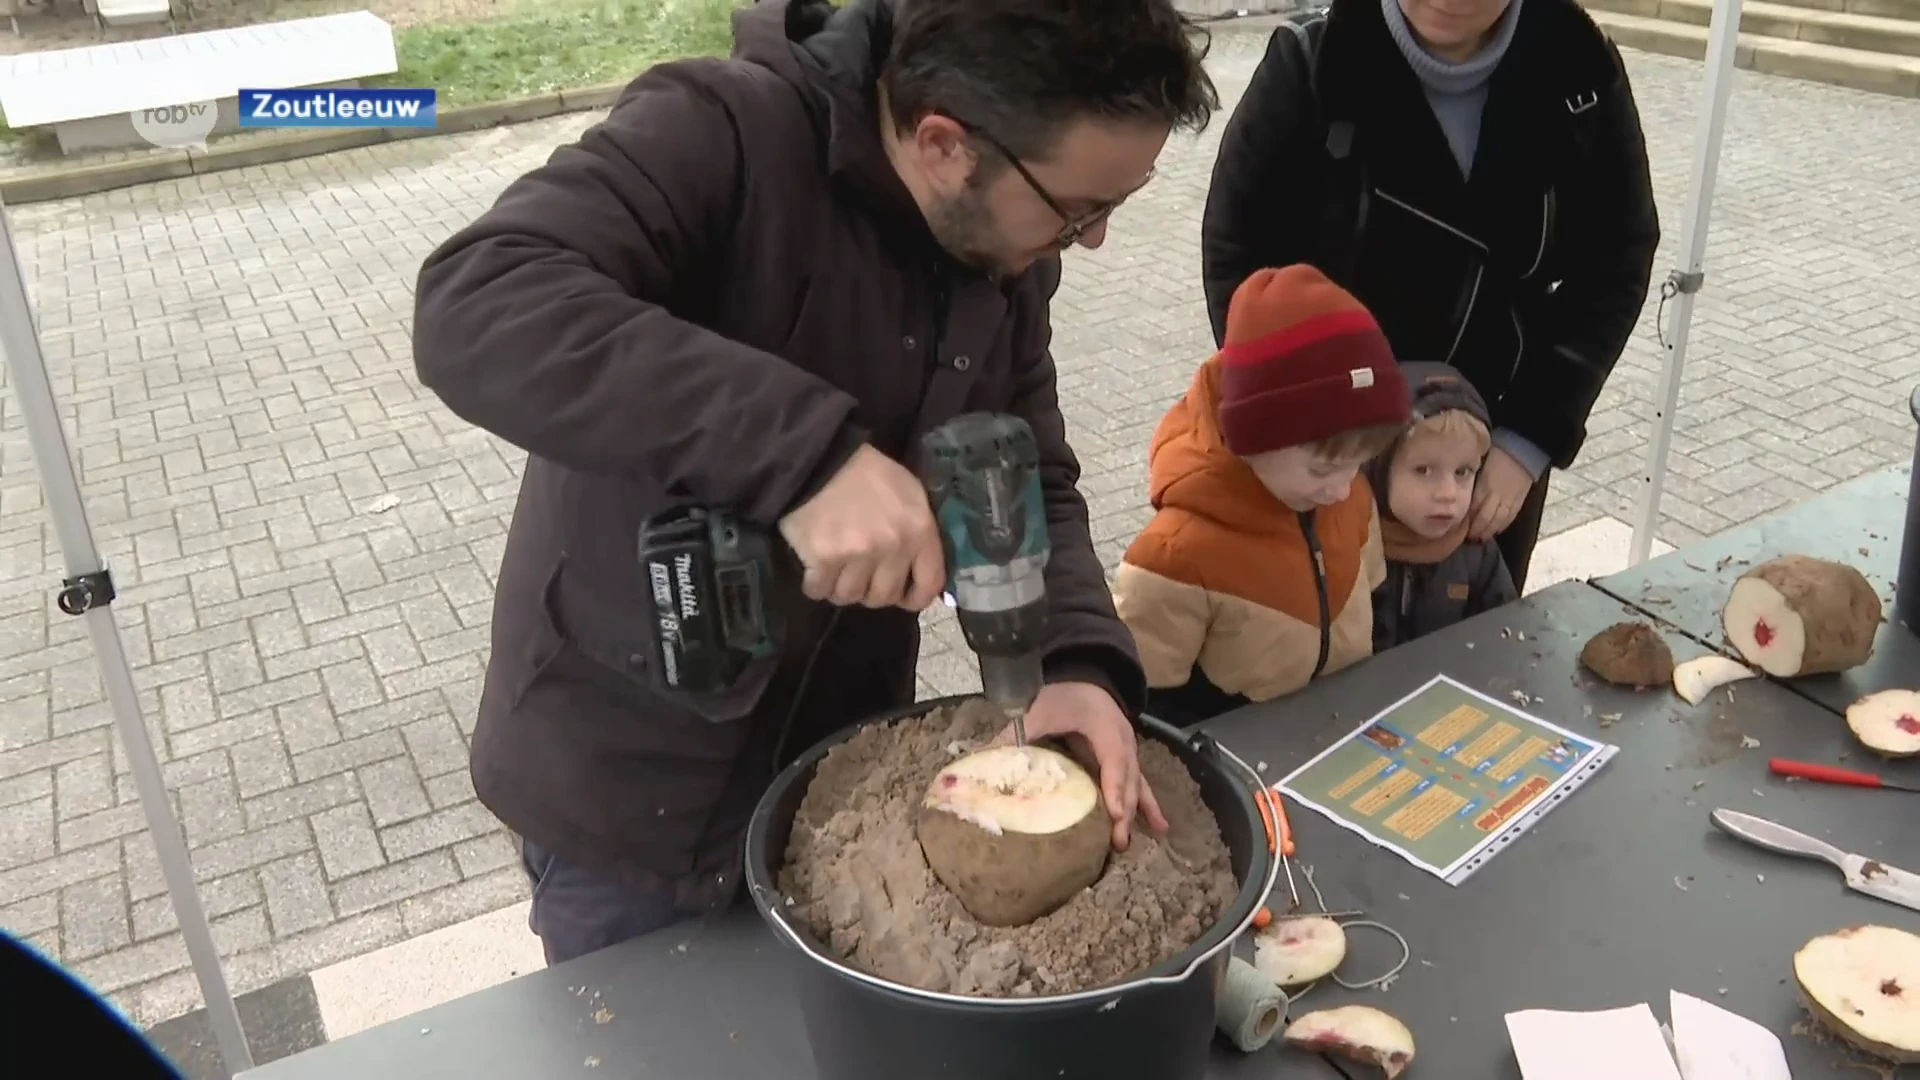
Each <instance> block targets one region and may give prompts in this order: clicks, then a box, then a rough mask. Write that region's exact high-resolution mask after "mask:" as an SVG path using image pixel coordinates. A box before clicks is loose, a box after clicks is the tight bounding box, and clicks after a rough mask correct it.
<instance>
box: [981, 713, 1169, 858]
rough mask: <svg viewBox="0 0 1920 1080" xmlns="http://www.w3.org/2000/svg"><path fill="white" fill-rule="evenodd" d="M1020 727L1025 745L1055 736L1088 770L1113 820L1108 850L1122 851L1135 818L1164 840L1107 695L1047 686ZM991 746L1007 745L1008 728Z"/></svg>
mask: <svg viewBox="0 0 1920 1080" xmlns="http://www.w3.org/2000/svg"><path fill="white" fill-rule="evenodd" d="M1026 728H1027V740H1028V741H1029V742H1037V741H1039V740H1041V739H1045V738H1048V737H1052V736H1059V737H1061V738H1062V739H1063V740H1064V741H1065V742H1066V744H1067V749H1068V750H1070V751H1071V752H1072V753H1073V756H1075V757H1077V758H1079V759H1080V760H1081V762H1082V763H1083V764H1086V765H1087V766H1088V767H1089V768H1091V769H1092V770H1093V774H1094V776H1095V777H1096V778H1097V779H1098V780H1099V781H1100V793H1101V795H1102V797H1103V799H1104V801H1105V802H1106V804H1107V814H1108V816H1110V817H1112V818H1113V847H1114V850H1116V851H1125V850H1126V849H1127V843H1128V840H1129V838H1130V835H1131V833H1132V829H1133V818H1134V815H1135V814H1136V813H1138V814H1140V815H1141V816H1143V817H1145V818H1146V822H1147V828H1149V829H1152V830H1153V831H1154V833H1155V834H1157V835H1165V833H1166V831H1167V819H1166V815H1164V814H1162V813H1161V812H1160V803H1159V802H1158V801H1157V800H1155V799H1154V797H1153V791H1152V789H1150V788H1148V787H1147V780H1146V777H1144V776H1142V775H1140V756H1139V747H1138V745H1137V744H1136V743H1135V742H1134V736H1133V725H1132V724H1129V723H1127V716H1126V714H1125V713H1123V712H1121V711H1120V706H1119V704H1117V703H1116V702H1115V701H1114V700H1113V696H1112V695H1111V694H1109V693H1107V692H1106V691H1105V690H1103V689H1101V688H1100V687H1098V686H1095V685H1094V684H1092V683H1083V682H1058V683H1051V684H1049V685H1048V686H1046V687H1045V688H1044V689H1042V690H1041V691H1040V696H1039V697H1036V698H1034V700H1033V707H1032V708H1029V709H1028V710H1027V718H1026ZM993 741H994V742H995V743H1003V744H1004V743H1011V742H1012V741H1013V726H1012V725H1011V724H1009V725H1008V726H1007V729H1006V730H1005V731H1002V732H1001V733H1000V734H999V735H998V736H996V737H995V738H994V740H993ZM1089 759H1091V760H1089Z"/></svg>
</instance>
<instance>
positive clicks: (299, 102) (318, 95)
mask: <svg viewBox="0 0 1920 1080" xmlns="http://www.w3.org/2000/svg"><path fill="white" fill-rule="evenodd" d="M239 107H240V109H239V111H240V126H241V127H243V128H268V127H307V128H430V127H433V126H434V125H435V122H436V119H437V110H436V109H435V101H434V92H433V91H432V90H430V89H398V88H396V89H376V90H363V89H354V88H340V89H306V90H301V89H288V90H244V89H243V90H241V91H240V94H239Z"/></svg>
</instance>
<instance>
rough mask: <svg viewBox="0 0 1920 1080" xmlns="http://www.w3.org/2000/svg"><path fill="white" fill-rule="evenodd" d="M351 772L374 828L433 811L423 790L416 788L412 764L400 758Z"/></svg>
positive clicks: (378, 762) (418, 784) (416, 783)
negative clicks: (356, 776) (371, 815)
mask: <svg viewBox="0 0 1920 1080" xmlns="http://www.w3.org/2000/svg"><path fill="white" fill-rule="evenodd" d="M355 771H356V773H357V774H358V775H359V777H360V786H361V788H362V789H364V790H365V791H366V792H367V808H368V809H369V810H371V811H372V813H373V823H374V824H375V825H379V826H386V825H391V824H393V823H395V822H398V821H405V820H407V819H408V818H413V817H418V816H420V815H421V814H424V813H426V812H427V811H428V810H431V809H432V808H433V804H432V803H431V802H429V801H428V799H427V792H426V789H425V788H423V787H421V786H420V777H419V775H418V774H417V773H416V772H415V771H414V767H413V761H412V760H411V759H409V758H407V757H405V756H404V755H403V756H398V757H391V758H388V759H386V760H385V761H376V762H370V763H368V764H366V765H362V766H360V767H359V768H358V769H357V770H355Z"/></svg>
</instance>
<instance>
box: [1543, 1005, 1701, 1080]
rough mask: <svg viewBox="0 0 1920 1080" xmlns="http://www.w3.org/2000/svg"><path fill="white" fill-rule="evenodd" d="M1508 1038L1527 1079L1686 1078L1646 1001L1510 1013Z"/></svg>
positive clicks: (1607, 1079)
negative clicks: (1600, 1008) (1578, 1009)
mask: <svg viewBox="0 0 1920 1080" xmlns="http://www.w3.org/2000/svg"><path fill="white" fill-rule="evenodd" d="M1507 1037H1508V1038H1509V1039H1511V1040H1512V1041H1513V1056H1514V1058H1515V1059H1516V1060H1518V1061H1519V1063H1520V1075H1521V1076H1522V1077H1524V1078H1525V1080H1683V1078H1682V1077H1681V1075H1680V1070H1679V1069H1678V1068H1677V1067H1675V1065H1674V1063H1673V1055H1672V1054H1671V1053H1670V1052H1668V1050H1667V1040H1666V1037H1665V1036H1663V1035H1661V1034H1660V1023H1659V1021H1657V1020H1655V1019H1654V1018H1653V1010H1652V1009H1650V1008H1648V1007H1647V1005H1646V1003H1645V1002H1641V1003H1640V1004H1638V1005H1629V1006H1627V1007H1626V1008H1624V1009H1607V1010H1605V1011H1602V1012H1562V1011H1559V1010H1555V1009H1528V1010H1527V1011H1525V1012H1516V1013H1508V1014H1507ZM1686 1080H1691V1078H1686Z"/></svg>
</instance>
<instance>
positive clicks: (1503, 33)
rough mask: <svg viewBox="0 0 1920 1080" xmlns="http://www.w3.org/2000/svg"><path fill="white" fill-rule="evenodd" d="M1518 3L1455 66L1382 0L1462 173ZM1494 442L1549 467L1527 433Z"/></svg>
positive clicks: (1528, 462) (1539, 468) (1505, 433)
mask: <svg viewBox="0 0 1920 1080" xmlns="http://www.w3.org/2000/svg"><path fill="white" fill-rule="evenodd" d="M1520 3H1521V0H1509V2H1508V4H1507V10H1506V11H1504V12H1502V13H1501V14H1500V21H1499V22H1497V23H1495V24H1494V27H1493V37H1492V38H1491V39H1490V40H1488V42H1487V44H1486V46H1485V47H1484V48H1482V49H1481V50H1480V51H1479V52H1477V53H1475V54H1474V55H1473V56H1471V57H1469V58H1468V59H1467V60H1465V61H1464V62H1462V63H1458V64H1455V63H1451V62H1449V61H1446V60H1442V59H1440V58H1439V57H1437V56H1434V55H1433V54H1432V53H1430V52H1428V51H1427V50H1426V49H1425V48H1424V47H1422V46H1421V44H1420V42H1419V41H1418V40H1416V39H1415V38H1414V36H1413V28H1412V27H1411V26H1409V25H1407V16H1406V13H1405V12H1403V11H1401V10H1400V0H1380V10H1381V13H1382V14H1384V15H1385V16H1386V20H1387V31H1388V32H1389V33H1391V34H1392V35H1393V42H1394V44H1395V45H1398V46H1399V47H1400V54H1401V55H1402V56H1404V57H1406V58H1407V66H1408V67H1411V68H1412V69H1413V73H1414V75H1415V76H1417V77H1418V78H1419V80H1420V86H1421V88H1422V89H1424V90H1425V91H1426V94H1427V104H1428V105H1430V106H1432V107H1433V116H1434V119H1436V120H1438V121H1439V122H1440V130H1441V131H1442V132H1443V133H1444V134H1445V135H1446V137H1447V146H1448V147H1449V148H1451V149H1452V150H1453V160H1454V161H1455V162H1456V163H1457V164H1458V165H1459V166H1460V175H1461V176H1462V177H1469V176H1472V175H1473V155H1474V151H1475V150H1477V149H1478V148H1479V145H1480V114H1481V113H1482V111H1483V110H1485V108H1486V105H1487V89H1488V83H1489V82H1490V81H1491V80H1492V78H1493V71H1494V69H1495V68H1497V67H1499V66H1500V61H1501V60H1502V59H1503V58H1504V57H1505V56H1506V55H1507V46H1508V45H1509V44H1511V43H1512V41H1513V28H1514V26H1515V25H1516V24H1518V23H1519V21H1520ZM1493 444H1494V445H1495V446H1497V447H1499V448H1500V449H1502V450H1505V451H1506V452H1507V453H1509V454H1511V455H1513V459H1514V460H1515V461H1518V462H1519V463H1520V464H1521V466H1522V467H1524V468H1525V469H1526V470H1527V471H1528V472H1529V473H1532V474H1533V477H1534V479H1536V480H1538V479H1539V478H1540V474H1541V473H1543V472H1545V471H1546V468H1547V464H1548V461H1547V455H1546V452H1545V451H1543V450H1541V449H1540V448H1539V447H1538V446H1535V445H1534V444H1533V443H1532V442H1531V441H1530V440H1528V439H1527V438H1526V437H1524V436H1522V435H1520V434H1518V433H1516V432H1513V431H1509V430H1507V429H1506V428H1501V429H1500V430H1498V431H1495V432H1494V433H1493Z"/></svg>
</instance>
